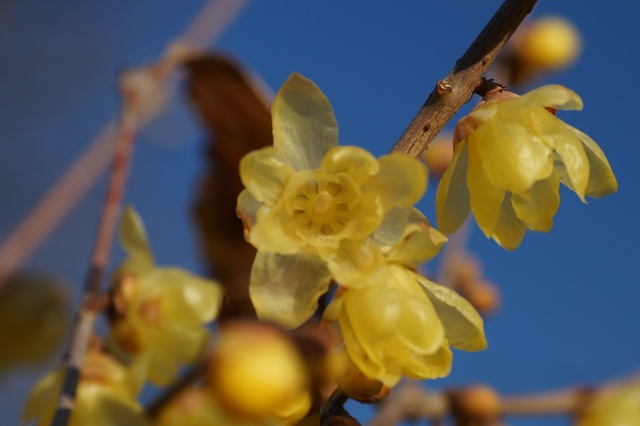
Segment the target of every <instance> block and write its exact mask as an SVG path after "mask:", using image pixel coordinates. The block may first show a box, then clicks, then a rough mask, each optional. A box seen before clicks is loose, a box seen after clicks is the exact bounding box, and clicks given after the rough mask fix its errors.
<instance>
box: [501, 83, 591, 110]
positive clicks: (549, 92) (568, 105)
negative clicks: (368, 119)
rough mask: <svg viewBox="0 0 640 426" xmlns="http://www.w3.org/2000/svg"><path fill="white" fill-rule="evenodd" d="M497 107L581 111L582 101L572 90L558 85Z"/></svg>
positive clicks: (544, 88) (540, 88) (544, 87)
mask: <svg viewBox="0 0 640 426" xmlns="http://www.w3.org/2000/svg"><path fill="white" fill-rule="evenodd" d="M499 107H500V108H501V109H504V110H508V111H518V110H522V109H531V108H535V107H552V108H557V109H562V110H578V111H579V110H581V109H582V99H581V98H580V96H578V94H577V93H575V92H574V91H573V90H571V89H568V88H566V87H564V86H560V85H558V84H549V85H547V86H542V87H539V88H537V89H535V90H532V91H530V92H528V93H526V94H524V95H522V96H520V97H517V98H513V99H509V100H507V101H504V102H500V104H499Z"/></svg>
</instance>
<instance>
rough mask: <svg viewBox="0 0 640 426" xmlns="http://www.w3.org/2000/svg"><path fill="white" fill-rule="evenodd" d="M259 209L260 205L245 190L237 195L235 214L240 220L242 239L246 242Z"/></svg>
mask: <svg viewBox="0 0 640 426" xmlns="http://www.w3.org/2000/svg"><path fill="white" fill-rule="evenodd" d="M260 207H262V203H261V202H260V201H258V200H256V198H255V197H254V196H253V195H251V192H249V191H248V190H247V189H243V190H242V192H241V193H240V195H238V205H237V207H236V213H237V214H238V217H239V218H240V219H242V225H243V226H244V238H245V239H246V240H249V234H250V232H251V228H253V225H254V224H255V223H256V216H257V215H258V210H259V209H260Z"/></svg>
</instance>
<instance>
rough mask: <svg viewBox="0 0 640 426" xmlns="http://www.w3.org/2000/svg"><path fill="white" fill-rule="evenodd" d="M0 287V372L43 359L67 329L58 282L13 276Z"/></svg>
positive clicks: (64, 304) (65, 308) (63, 302)
mask: <svg viewBox="0 0 640 426" xmlns="http://www.w3.org/2000/svg"><path fill="white" fill-rule="evenodd" d="M0 284H2V285H1V286H0V342H2V350H0V372H1V371H2V370H3V369H5V368H6V367H8V366H10V365H13V364H30V363H36V362H40V361H44V360H45V359H46V358H47V357H48V356H50V355H52V354H53V352H54V351H55V350H56V348H57V347H58V346H59V344H60V342H61V339H62V337H63V335H64V332H65V330H67V328H68V321H69V316H68V308H69V307H68V303H67V300H66V297H65V295H64V292H63V291H62V289H61V286H60V284H59V283H56V282H53V281H51V280H50V279H43V278H38V277H30V276H16V277H13V278H10V279H8V280H7V281H6V282H4V283H0Z"/></svg>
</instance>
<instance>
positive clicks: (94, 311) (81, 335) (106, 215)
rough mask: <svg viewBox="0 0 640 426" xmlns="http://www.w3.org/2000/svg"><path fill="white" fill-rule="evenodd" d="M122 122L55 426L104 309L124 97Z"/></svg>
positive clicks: (129, 120) (128, 149) (128, 123)
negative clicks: (104, 287)
mask: <svg viewBox="0 0 640 426" xmlns="http://www.w3.org/2000/svg"><path fill="white" fill-rule="evenodd" d="M124 99H125V105H124V108H123V115H122V123H121V127H120V131H119V132H118V139H117V142H116V151H115V155H114V159H113V164H112V168H111V175H110V180H109V186H108V190H107V196H106V198H105V201H104V207H103V209H102V215H101V218H100V224H99V227H98V234H97V237H96V242H95V245H94V250H93V255H92V259H91V264H90V266H89V272H88V273H87V277H86V280H85V288H84V297H83V300H82V306H81V307H80V310H79V312H78V314H77V316H76V318H75V321H74V325H73V330H72V335H71V342H70V344H69V349H68V351H67V354H66V355H65V358H64V360H63V366H64V368H65V370H64V378H63V384H62V391H61V392H60V397H59V399H58V409H57V410H56V414H55V416H54V418H53V422H52V424H53V425H54V426H65V425H67V424H68V423H69V419H70V418H71V412H72V410H73V406H74V403H75V396H76V389H77V386H78V382H79V381H80V372H81V369H82V364H83V363H84V357H85V354H86V351H87V348H88V346H89V341H90V339H91V335H92V334H93V329H94V324H95V321H96V318H97V316H98V314H99V313H100V312H101V311H102V309H103V308H104V307H105V303H104V298H103V296H102V291H101V283H102V280H103V276H104V272H105V269H106V267H107V262H108V260H109V252H110V251H111V244H112V240H113V230H114V228H115V226H116V221H117V217H118V212H119V210H120V206H121V204H122V196H123V194H124V188H125V184H126V181H127V176H128V174H129V173H128V172H129V167H130V163H131V157H132V153H133V141H134V132H135V128H136V123H137V114H136V111H135V109H134V108H133V106H132V105H131V104H130V103H129V102H127V100H128V99H131V98H130V97H128V96H125V97H124Z"/></svg>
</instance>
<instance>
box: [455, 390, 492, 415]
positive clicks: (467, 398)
mask: <svg viewBox="0 0 640 426" xmlns="http://www.w3.org/2000/svg"><path fill="white" fill-rule="evenodd" d="M457 403H458V409H459V411H460V414H461V415H462V416H463V417H464V418H474V419H484V420H492V419H497V418H498V417H499V416H500V412H501V410H502V408H501V402H500V395H498V393H497V392H496V391H495V390H493V389H492V388H490V387H488V386H484V385H475V386H469V387H468V388H466V389H464V390H463V391H462V392H460V393H459V394H458V396H457Z"/></svg>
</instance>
